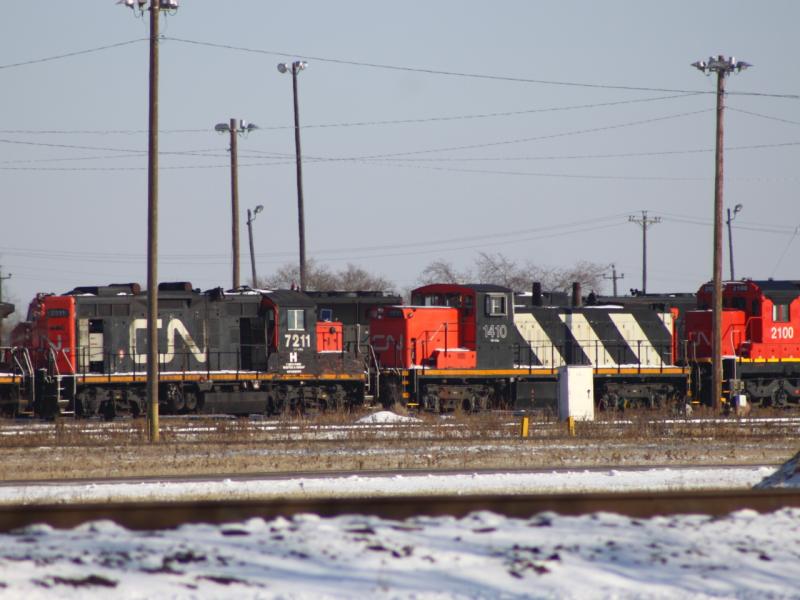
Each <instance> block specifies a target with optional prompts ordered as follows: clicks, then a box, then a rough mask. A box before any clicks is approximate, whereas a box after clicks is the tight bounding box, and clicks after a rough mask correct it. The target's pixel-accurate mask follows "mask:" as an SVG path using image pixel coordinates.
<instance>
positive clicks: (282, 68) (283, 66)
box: [278, 63, 289, 73]
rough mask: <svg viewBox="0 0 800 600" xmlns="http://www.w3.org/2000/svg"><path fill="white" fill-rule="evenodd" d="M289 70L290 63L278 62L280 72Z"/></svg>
mask: <svg viewBox="0 0 800 600" xmlns="http://www.w3.org/2000/svg"><path fill="white" fill-rule="evenodd" d="M288 70H289V65H288V64H286V63H278V72H280V73H286V71H288Z"/></svg>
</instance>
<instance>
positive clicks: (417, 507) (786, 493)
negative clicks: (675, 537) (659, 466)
mask: <svg viewBox="0 0 800 600" xmlns="http://www.w3.org/2000/svg"><path fill="white" fill-rule="evenodd" d="M784 507H800V490H797V489H770V490H714V491H689V492H660V491H659V492H636V493H594V494H538V495H527V494H526V495H467V496H391V497H378V498H323V499H318V498H317V499H295V498H292V499H277V500H276V499H271V500H264V501H259V500H246V501H229V500H219V501H202V502H184V501H181V502H145V503H120V504H115V503H111V504H109V503H105V504H82V505H79V504H70V505H64V504H49V505H27V506H14V507H0V531H2V532H8V531H13V530H16V529H19V528H21V527H25V526H28V525H32V524H36V523H45V524H48V525H50V526H52V527H56V528H70V527H75V526H77V525H80V524H82V523H86V522H88V521H94V520H99V519H108V520H111V521H114V522H116V523H118V524H119V525H122V526H124V527H127V528H129V529H133V530H155V529H169V528H174V527H178V526H180V525H183V524H186V523H228V522H237V521H242V520H245V519H249V518H253V517H261V518H264V519H270V518H274V517H278V516H284V517H286V516H291V515H296V514H300V513H315V514H318V515H321V516H337V515H344V514H364V515H374V516H379V517H384V518H391V519H405V518H409V517H414V516H420V515H427V516H444V515H450V516H454V517H462V516H465V515H467V514H469V513H471V512H474V511H481V510H487V511H492V512H495V513H498V514H502V515H505V516H508V517H517V518H529V517H531V516H533V515H535V514H537V513H541V512H545V511H552V512H556V513H559V514H562V515H582V514H588V513H593V512H613V513H617V514H622V515H627V516H630V517H635V518H648V517H653V516H656V515H673V514H706V515H713V516H719V515H725V514H728V513H731V512H734V511H737V510H742V509H750V510H755V511H757V512H761V513H767V512H773V511H776V510H779V509H781V508H784Z"/></svg>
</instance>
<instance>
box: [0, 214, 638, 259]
mask: <svg viewBox="0 0 800 600" xmlns="http://www.w3.org/2000/svg"><path fill="white" fill-rule="evenodd" d="M621 215H622V213H619V214H613V215H608V216H605V217H597V218H592V219H585V220H580V221H572V222H569V223H560V224H555V225H542V226H539V227H530V228H526V229H517V230H511V231H502V232H494V233H487V234H482V235H471V236H460V237H454V238H447V239H444V240H433V241H430V240H428V241H426V240H422V241H419V240H418V241H414V242H402V243H399V244H385V243H384V244H380V245H375V246H352V247H344V248H322V249H320V250H315V253H319V254H337V253H350V252H371V251H375V250H385V249H403V248H420V247H421V246H424V247H425V248H427V249H428V250H430V249H431V248H435V247H438V246H445V245H448V244H458V243H462V242H468V241H476V240H492V239H497V238H504V239H508V238H511V237H519V236H530V235H532V234H537V233H540V232H551V233H552V232H556V231H559V230H569V229H572V228H575V227H583V226H586V225H596V224H598V223H604V222H610V223H615V222H617V221H618V220H619V218H620V216H621ZM556 235H558V234H556ZM514 241H516V240H514ZM0 253H3V254H7V255H9V256H21V257H28V258H41V259H45V260H50V259H53V258H66V259H69V260H80V261H92V260H100V261H108V262H123V263H124V262H139V261H141V260H142V258H143V255H141V254H129V253H120V252H103V253H102V255H98V253H97V252H83V251H70V250H59V251H58V252H55V251H48V250H42V249H39V248H18V247H3V248H0ZM293 255H294V253H293V252H266V253H259V255H258V256H259V257H270V256H273V257H282V256H293ZM227 256H228V255H227V254H226V253H208V254H198V253H191V254H163V253H162V254H161V256H160V259H163V260H164V261H167V262H169V261H173V260H174V261H178V262H180V261H184V260H186V259H189V258H191V259H198V261H200V262H201V263H202V262H205V261H206V260H207V259H214V258H223V257H225V258H226V257H227Z"/></svg>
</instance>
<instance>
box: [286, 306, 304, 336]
mask: <svg viewBox="0 0 800 600" xmlns="http://www.w3.org/2000/svg"><path fill="white" fill-rule="evenodd" d="M286 316H287V324H288V327H289V331H305V329H306V311H304V310H303V309H302V308H290V309H288V310H287V311H286Z"/></svg>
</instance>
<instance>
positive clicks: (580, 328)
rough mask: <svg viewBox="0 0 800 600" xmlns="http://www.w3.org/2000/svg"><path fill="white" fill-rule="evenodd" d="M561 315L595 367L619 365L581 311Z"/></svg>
mask: <svg viewBox="0 0 800 600" xmlns="http://www.w3.org/2000/svg"><path fill="white" fill-rule="evenodd" d="M559 316H560V317H561V320H562V321H564V323H565V324H566V326H567V328H568V329H569V330H570V331H571V332H572V337H574V338H575V341H576V342H578V344H579V345H580V347H581V350H583V353H584V354H585V355H586V356H588V357H589V361H591V363H592V365H594V367H595V368H602V367H616V366H617V361H615V360H614V358H613V357H612V356H611V354H609V352H608V350H606V345H605V344H604V343H603V340H601V339H600V338H599V337H598V335H597V334H596V333H595V331H594V328H593V327H592V326H591V325H590V324H589V321H588V320H587V319H586V316H585V315H583V314H581V313H568V314H561V315H559Z"/></svg>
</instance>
